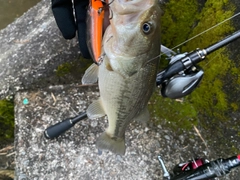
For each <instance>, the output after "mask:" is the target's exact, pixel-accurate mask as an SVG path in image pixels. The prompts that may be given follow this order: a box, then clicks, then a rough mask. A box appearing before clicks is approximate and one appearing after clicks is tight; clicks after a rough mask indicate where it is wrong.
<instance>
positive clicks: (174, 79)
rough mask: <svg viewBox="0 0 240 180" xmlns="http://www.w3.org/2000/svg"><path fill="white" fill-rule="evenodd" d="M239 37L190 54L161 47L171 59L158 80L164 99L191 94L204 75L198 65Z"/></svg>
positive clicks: (224, 40) (237, 36) (237, 33)
mask: <svg viewBox="0 0 240 180" xmlns="http://www.w3.org/2000/svg"><path fill="white" fill-rule="evenodd" d="M239 37H240V31H238V32H236V33H234V34H232V35H231V36H229V37H227V38H225V39H223V40H222V41H219V42H217V43H215V44H213V45H211V46H209V47H208V48H206V49H197V50H195V51H192V52H190V53H182V54H177V55H176V53H175V52H174V51H172V50H170V49H168V48H167V47H165V46H161V52H163V53H164V54H166V55H167V56H168V57H169V58H170V62H169V65H168V67H167V68H166V69H165V70H164V71H162V72H160V73H159V74H158V75H157V79H156V82H157V85H158V86H159V85H161V86H162V89H161V93H162V95H163V96H164V97H169V98H173V99H177V98H181V97H184V96H186V95H188V94H190V93H191V92H192V91H193V90H194V89H195V88H196V87H197V85H198V84H199V83H200V81H201V79H202V77H203V74H204V73H203V71H202V70H201V68H199V67H198V66H197V64H198V63H199V62H201V61H203V60H204V59H205V58H206V56H207V55H208V54H210V53H212V52H214V51H216V50H217V49H219V48H221V47H223V46H225V45H227V44H229V43H230V42H232V41H234V40H236V39H238V38H239ZM172 54H173V55H172Z"/></svg>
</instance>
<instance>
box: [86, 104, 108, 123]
mask: <svg viewBox="0 0 240 180" xmlns="http://www.w3.org/2000/svg"><path fill="white" fill-rule="evenodd" d="M105 115H106V113H105V111H104V109H103V108H102V103H101V100H100V99H98V100H96V101H93V102H92V104H90V105H89V107H88V108H87V116H88V118H89V119H95V118H99V117H103V116H105Z"/></svg>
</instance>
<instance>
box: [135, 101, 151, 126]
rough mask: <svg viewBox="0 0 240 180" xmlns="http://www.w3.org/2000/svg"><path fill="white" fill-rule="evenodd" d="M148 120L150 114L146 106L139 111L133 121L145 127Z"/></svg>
mask: <svg viewBox="0 0 240 180" xmlns="http://www.w3.org/2000/svg"><path fill="white" fill-rule="evenodd" d="M149 119H150V114H149V111H148V109H147V106H146V107H145V108H144V109H143V111H141V112H140V113H139V114H138V116H136V117H135V118H134V120H135V121H137V122H140V123H141V124H142V125H143V126H146V125H147V122H148V120H149Z"/></svg>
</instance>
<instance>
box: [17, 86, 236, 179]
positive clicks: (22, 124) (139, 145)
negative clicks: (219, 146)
mask: <svg viewBox="0 0 240 180" xmlns="http://www.w3.org/2000/svg"><path fill="white" fill-rule="evenodd" d="M98 96H99V93H98V88H97V86H94V85H93V86H81V85H76V84H75V85H68V86H52V87H50V88H46V89H43V90H39V91H32V92H18V93H17V94H16V96H15V105H16V106H15V124H16V128H15V129H16V132H15V134H16V137H15V147H16V169H15V174H16V180H55V179H56V180H61V179H62V180H75V179H76V180H78V179H79V180H80V179H81V180H92V179H98V180H99V179H129V180H130V179H133V180H135V179H136V180H140V179H143V180H144V179H162V171H161V168H160V166H159V163H158V160H157V156H158V155H161V156H162V157H163V158H164V160H165V162H166V165H167V168H168V169H171V168H173V166H174V165H175V164H177V163H179V162H184V161H185V160H188V159H190V158H192V157H207V158H208V159H211V160H213V159H217V158H219V155H218V154H217V155H216V154H215V150H216V147H213V146H211V144H210V145H209V144H208V145H206V144H205V142H204V141H202V140H201V138H200V136H199V134H198V133H197V132H196V131H195V130H194V129H192V130H190V131H187V132H184V133H183V134H182V135H180V136H176V134H175V133H174V132H173V131H172V130H171V129H168V128H164V126H161V125H158V126H155V125H153V124H152V123H151V122H150V123H149V125H148V126H147V127H142V126H141V125H139V124H137V123H132V124H131V125H130V127H129V128H128V130H127V132H126V146H127V150H126V154H125V155H124V156H119V155H115V154H112V153H111V152H107V151H103V152H101V151H98V149H96V147H95V140H96V138H97V137H98V136H99V134H100V133H101V132H103V131H104V127H106V125H107V120H106V118H101V119H96V120H89V119H85V120H83V121H81V122H79V123H78V124H76V125H75V126H74V128H72V129H71V130H69V131H67V132H66V133H65V134H64V135H62V136H60V137H59V138H58V139H55V140H47V139H45V137H44V136H43V132H44V130H45V129H46V128H47V127H48V126H49V125H51V124H55V123H56V122H58V121H61V120H63V119H65V118H68V117H73V116H75V115H76V114H78V113H79V112H82V111H84V110H85V109H86V108H87V107H88V105H89V104H90V103H91V101H92V100H94V99H96V98H97V97H98ZM24 99H27V100H28V104H25V105H24V104H23V100H24ZM152 118H154V117H152ZM199 133H201V134H202V135H203V138H204V136H205V134H204V133H205V132H202V131H201V130H200V131H199ZM216 143H217V142H216ZM229 156H232V155H229ZM239 172H240V171H239V169H236V170H233V171H232V172H231V173H230V176H227V177H223V178H222V179H227V180H238V179H239Z"/></svg>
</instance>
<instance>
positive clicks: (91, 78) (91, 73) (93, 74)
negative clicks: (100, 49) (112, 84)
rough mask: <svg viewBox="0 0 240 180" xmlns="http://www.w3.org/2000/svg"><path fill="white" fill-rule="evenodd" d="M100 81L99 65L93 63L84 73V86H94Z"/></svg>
mask: <svg viewBox="0 0 240 180" xmlns="http://www.w3.org/2000/svg"><path fill="white" fill-rule="evenodd" d="M97 81H98V65H96V64H95V63H93V64H92V65H91V66H90V67H89V68H88V69H87V70H86V71H85V73H84V75H83V77H82V84H94V83H96V82H97Z"/></svg>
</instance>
